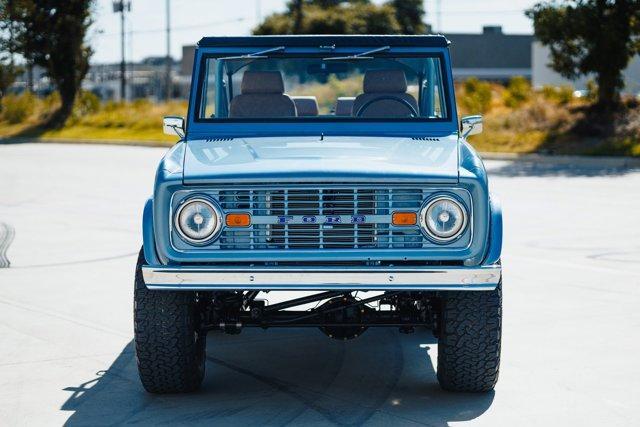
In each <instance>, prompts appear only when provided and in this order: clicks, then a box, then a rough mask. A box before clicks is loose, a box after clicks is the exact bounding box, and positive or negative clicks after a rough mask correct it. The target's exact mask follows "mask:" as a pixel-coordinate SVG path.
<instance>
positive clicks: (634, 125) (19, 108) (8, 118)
mask: <svg viewBox="0 0 640 427" xmlns="http://www.w3.org/2000/svg"><path fill="white" fill-rule="evenodd" d="M317 86H318V87H315V86H314V87H311V88H309V87H305V88H304V89H305V90H304V93H302V92H300V91H301V90H302V88H292V91H291V92H292V93H294V94H301V95H302V94H307V95H308V94H309V93H310V92H309V91H310V90H311V92H313V94H314V95H316V96H317V97H318V99H319V103H320V106H321V110H322V111H323V112H324V113H327V112H328V111H329V109H330V108H331V106H332V104H333V102H334V96H333V95H335V93H339V94H340V95H341V96H343V95H353V94H355V93H357V91H358V90H357V88H358V87H360V86H361V82H352V81H343V82H339V81H330V82H329V84H328V85H317ZM329 86H331V87H329ZM312 89H313V90H312ZM298 92H300V93H298ZM456 93H457V97H458V107H459V114H460V115H461V116H464V115H469V114H478V113H481V114H482V115H483V117H484V132H483V133H482V134H480V135H475V136H472V137H471V138H470V142H471V144H472V145H474V146H475V147H476V148H477V149H478V150H480V151H483V152H505V153H551V154H581V155H622V156H640V106H638V105H637V104H638V102H637V101H632V100H630V101H628V102H627V104H626V105H627V106H626V107H625V109H624V111H621V112H620V113H618V114H617V116H616V118H615V123H614V125H613V129H614V131H613V132H612V133H611V132H609V133H608V134H607V136H598V134H597V132H594V131H593V129H591V128H589V126H586V127H585V126H584V124H585V123H589V122H590V119H589V114H590V113H589V111H590V110H589V108H590V105H591V104H590V101H589V100H587V99H584V98H574V97H573V96H572V90H571V89H570V88H550V87H546V88H543V89H542V90H539V91H534V90H532V89H531V88H530V86H528V82H526V81H523V79H520V80H516V81H514V82H512V84H510V85H509V86H507V87H504V86H501V85H497V84H490V83H486V82H480V81H471V82H465V83H463V84H460V85H457V87H456ZM27 98H28V99H27ZM27 98H25V99H21V98H19V97H15V96H14V97H9V96H7V97H5V98H4V99H3V100H2V104H1V106H2V109H1V110H0V137H29V138H40V139H43V140H56V139H60V140H65V141H73V140H77V141H78V142H94V141H102V142H108V143H123V144H130V143H135V144H144V145H159V146H170V145H173V144H174V143H175V142H176V141H177V137H175V136H169V135H164V134H163V132H162V117H164V116H168V115H178V116H185V115H186V110H187V103H186V102H178V101H173V102H169V103H153V102H150V101H147V100H138V101H135V102H128V103H113V102H107V103H100V102H99V101H98V100H97V98H95V97H94V96H93V95H91V94H82V95H81V96H80V97H79V100H78V103H77V105H76V107H75V108H74V112H73V114H72V117H71V118H70V119H69V120H68V121H67V123H66V124H65V126H64V127H63V128H61V129H55V130H54V129H45V128H43V127H42V123H43V122H44V121H45V120H46V119H47V117H48V115H49V114H51V112H52V111H54V109H55V108H56V107H57V106H58V105H59V99H58V98H57V97H56V96H55V95H51V96H49V97H47V98H43V99H38V98H35V97H33V96H32V95H27Z"/></svg>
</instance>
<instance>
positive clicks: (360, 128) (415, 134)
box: [135, 36, 502, 393]
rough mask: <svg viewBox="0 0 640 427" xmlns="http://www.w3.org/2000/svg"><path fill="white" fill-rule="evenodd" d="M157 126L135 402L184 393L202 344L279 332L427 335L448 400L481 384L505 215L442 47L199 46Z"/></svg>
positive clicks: (234, 41)
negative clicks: (217, 336)
mask: <svg viewBox="0 0 640 427" xmlns="http://www.w3.org/2000/svg"><path fill="white" fill-rule="evenodd" d="M164 128H165V131H166V132H168V133H175V134H177V135H179V136H180V142H178V143H177V144H176V145H175V146H174V147H173V148H171V150H169V152H168V153H167V154H166V155H165V157H164V158H163V160H162V161H161V163H160V165H159V167H158V170H157V175H156V182H155V189H154V193H153V196H152V197H151V198H150V199H149V200H148V201H147V203H146V206H145V209H144V216H143V237H144V246H143V249H142V251H141V254H140V257H139V260H138V265H137V268H136V275H135V346H136V356H137V362H138V368H139V372H140V378H141V380H142V384H143V385H144V387H145V388H146V389H147V390H148V391H150V392H153V393H174V392H187V391H192V390H195V389H197V388H198V387H199V386H200V384H201V382H202V379H203V376H204V371H205V351H206V346H205V341H206V339H207V333H208V332H213V331H215V332H217V333H228V334H237V333H240V332H241V331H242V330H243V329H244V328H247V327H260V328H269V327H274V326H278V327H282V326H290V327H311V328H320V330H321V331H322V332H323V333H325V334H326V335H327V336H329V337H331V338H334V339H340V340H348V339H352V338H355V337H357V336H359V335H361V334H362V333H364V332H365V330H366V329H367V328H370V327H395V328H399V329H400V331H402V332H405V333H410V332H414V331H415V330H416V329H424V328H429V329H431V330H432V331H433V334H434V335H435V336H436V337H437V339H438V363H437V375H438V380H439V382H440V384H441V386H442V387H443V388H444V389H446V390H452V391H465V392H468V391H488V390H492V389H493V387H494V386H495V384H496V381H497V379H498V371H499V363H500V342H501V322H502V311H501V307H502V297H501V283H502V274H501V263H500V254H501V245H502V216H501V210H500V205H499V203H498V201H497V200H496V198H495V197H493V196H491V195H490V193H489V187H488V182H487V175H486V172H485V169H484V166H483V164H482V161H481V159H480V158H479V157H478V155H477V154H476V152H475V151H474V150H473V148H472V147H471V146H470V145H469V144H468V143H467V142H466V138H467V137H468V136H469V135H473V134H475V133H478V132H480V131H481V130H482V118H481V117H479V116H471V117H465V118H463V119H462V120H461V121H460V122H459V121H458V117H457V110H456V101H455V96H454V89H453V79H452V75H451V62H450V58H449V51H448V41H447V40H446V39H445V38H444V37H442V36H263V37H207V38H203V39H202V40H201V41H200V43H199V45H198V48H197V51H196V54H195V60H194V70H193V84H192V89H191V95H190V101H189V110H188V114H187V117H186V120H185V119H183V118H181V117H167V118H165V119H164ZM281 291H315V292H313V293H311V294H309V292H307V293H305V294H304V295H301V296H299V297H297V298H294V299H290V300H287V301H285V302H280V303H276V304H267V302H266V300H265V299H264V297H263V295H264V293H266V292H272V293H275V292H281ZM310 303H313V304H315V308H313V309H310V310H301V309H300V307H302V306H304V305H308V304H310Z"/></svg>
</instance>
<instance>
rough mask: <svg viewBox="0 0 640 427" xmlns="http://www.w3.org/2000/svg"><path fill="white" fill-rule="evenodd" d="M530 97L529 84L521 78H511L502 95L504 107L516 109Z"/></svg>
mask: <svg viewBox="0 0 640 427" xmlns="http://www.w3.org/2000/svg"><path fill="white" fill-rule="evenodd" d="M530 97H531V84H530V83H529V80H527V79H526V78H524V77H522V76H516V77H512V78H511V79H510V80H509V84H508V85H507V88H506V90H505V92H504V95H503V100H504V105H506V106H507V107H509V108H518V107H519V106H521V105H522V104H524V103H525V102H527V101H528V100H529V98H530Z"/></svg>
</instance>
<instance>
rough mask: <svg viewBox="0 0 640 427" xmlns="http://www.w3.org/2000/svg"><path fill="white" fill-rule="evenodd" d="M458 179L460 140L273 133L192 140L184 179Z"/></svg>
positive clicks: (195, 181)
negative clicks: (282, 134) (254, 136)
mask: <svg viewBox="0 0 640 427" xmlns="http://www.w3.org/2000/svg"><path fill="white" fill-rule="evenodd" d="M388 180H392V181H401V182H425V181H428V182H432V183H456V182H457V181H458V142H457V137H456V136H455V135H451V136H448V137H443V138H421V139H418V138H416V139H413V138H398V137H324V138H320V137H268V138H260V137H257V138H234V139H202V140H190V141H188V143H187V147H186V153H185V158H184V183H185V184H209V183H219V182H227V183H243V182H253V183H255V182H279V183H284V182H301V181H305V182H327V181H339V182H355V181H357V182H375V181H388Z"/></svg>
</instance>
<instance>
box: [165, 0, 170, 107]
mask: <svg viewBox="0 0 640 427" xmlns="http://www.w3.org/2000/svg"><path fill="white" fill-rule="evenodd" d="M170 2H171V0H166V9H167V10H166V12H167V58H166V62H167V64H166V65H167V71H166V73H167V74H166V75H165V89H166V92H165V100H167V101H169V100H170V99H171V5H170Z"/></svg>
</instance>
